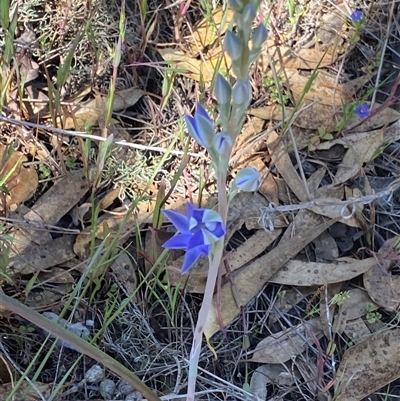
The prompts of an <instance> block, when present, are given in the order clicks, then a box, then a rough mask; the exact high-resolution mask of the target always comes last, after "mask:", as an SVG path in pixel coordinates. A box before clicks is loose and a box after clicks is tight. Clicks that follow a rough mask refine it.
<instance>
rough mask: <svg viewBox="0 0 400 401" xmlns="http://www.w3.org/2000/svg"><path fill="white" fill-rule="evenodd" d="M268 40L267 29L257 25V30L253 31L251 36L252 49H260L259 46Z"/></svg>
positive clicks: (262, 25)
mask: <svg viewBox="0 0 400 401" xmlns="http://www.w3.org/2000/svg"><path fill="white" fill-rule="evenodd" d="M267 39H268V29H267V28H266V27H265V25H264V24H263V23H261V24H260V25H258V27H257V28H255V29H254V30H253V34H252V36H251V41H252V42H253V47H254V48H256V49H259V48H261V46H262V45H263V44H264V43H265V41H266V40H267Z"/></svg>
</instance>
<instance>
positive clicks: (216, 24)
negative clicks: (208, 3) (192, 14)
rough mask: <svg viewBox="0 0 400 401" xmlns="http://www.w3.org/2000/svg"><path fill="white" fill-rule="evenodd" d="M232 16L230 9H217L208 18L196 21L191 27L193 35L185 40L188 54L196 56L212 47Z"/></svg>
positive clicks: (226, 27)
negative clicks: (188, 47) (188, 48)
mask: <svg viewBox="0 0 400 401" xmlns="http://www.w3.org/2000/svg"><path fill="white" fill-rule="evenodd" d="M233 15H234V11H233V10H232V9H231V8H227V9H226V10H223V9H222V8H217V9H216V10H214V11H213V12H212V13H211V15H210V16H207V18H203V19H201V20H200V21H198V22H197V23H196V24H195V26H194V27H193V33H192V34H191V35H189V36H187V37H186V38H185V39H186V40H187V41H188V44H189V46H190V53H191V54H192V55H193V56H197V55H198V54H199V53H204V52H206V51H207V49H206V47H207V46H210V45H212V44H213V43H214V42H215V41H216V40H217V39H218V38H219V37H220V35H221V34H223V33H224V32H225V31H226V30H227V29H228V27H229V24H230V23H231V21H232V18H233ZM210 21H211V22H210Z"/></svg>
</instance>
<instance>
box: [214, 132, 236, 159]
mask: <svg viewBox="0 0 400 401" xmlns="http://www.w3.org/2000/svg"><path fill="white" fill-rule="evenodd" d="M232 146H233V142H232V138H231V137H230V136H229V135H228V134H227V133H226V132H218V133H217V134H216V135H215V137H214V149H215V150H216V151H217V152H218V154H220V155H224V156H227V157H229V156H230V154H231V150H232Z"/></svg>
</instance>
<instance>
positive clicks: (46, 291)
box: [24, 283, 74, 310]
mask: <svg viewBox="0 0 400 401" xmlns="http://www.w3.org/2000/svg"><path fill="white" fill-rule="evenodd" d="M73 286H74V284H73V283H62V284H57V286H54V287H46V288H36V289H35V291H30V292H29V294H28V295H27V297H26V298H25V301H24V304H25V305H26V306H30V307H32V308H34V309H35V310H38V309H49V308H51V309H53V308H54V305H57V303H60V301H61V300H62V299H63V298H64V297H67V296H69V295H70V294H71V291H72V290H73Z"/></svg>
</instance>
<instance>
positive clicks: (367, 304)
mask: <svg viewBox="0 0 400 401" xmlns="http://www.w3.org/2000/svg"><path fill="white" fill-rule="evenodd" d="M348 293H349V297H348V299H346V300H345V301H344V302H343V303H342V304H341V305H340V307H339V311H338V313H337V314H336V315H335V317H334V323H333V328H334V332H335V333H337V334H342V333H343V332H345V333H346V331H347V329H348V326H349V325H352V327H353V328H352V329H349V332H350V333H351V335H350V337H349V338H350V339H353V336H355V335H356V334H355V333H354V330H355V329H356V328H358V329H362V327H360V326H359V324H356V325H354V326H353V322H355V321H358V319H360V318H361V317H362V316H365V315H366V314H367V313H368V312H372V311H374V310H376V309H378V305H377V304H375V303H374V302H373V301H372V299H371V298H370V297H369V295H368V293H367V292H366V291H365V290H363V289H360V288H353V289H351V290H349V292H348ZM368 333H370V331H369V330H368ZM357 338H361V337H360V336H358V337H357Z"/></svg>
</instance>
